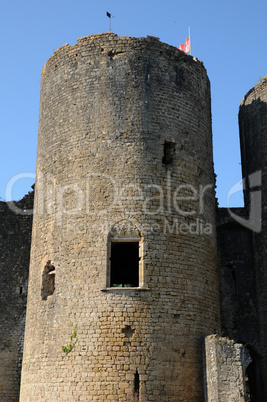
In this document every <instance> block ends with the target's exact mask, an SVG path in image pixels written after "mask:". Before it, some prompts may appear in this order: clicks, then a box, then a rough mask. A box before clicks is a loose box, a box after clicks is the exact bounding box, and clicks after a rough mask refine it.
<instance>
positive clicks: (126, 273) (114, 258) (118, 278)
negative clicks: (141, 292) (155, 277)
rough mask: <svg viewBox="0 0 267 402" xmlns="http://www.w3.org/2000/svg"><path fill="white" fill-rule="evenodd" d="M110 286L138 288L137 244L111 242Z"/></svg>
mask: <svg viewBox="0 0 267 402" xmlns="http://www.w3.org/2000/svg"><path fill="white" fill-rule="evenodd" d="M110 286H111V287H138V286H139V242H132V241H131V242H125V241H124V242H111V256H110Z"/></svg>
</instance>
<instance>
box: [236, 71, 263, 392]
mask: <svg viewBox="0 0 267 402" xmlns="http://www.w3.org/2000/svg"><path fill="white" fill-rule="evenodd" d="M239 129H240V143H241V158H242V172H243V177H244V178H245V180H246V189H245V206H246V208H247V210H248V211H249V210H250V217H251V218H252V223H254V227H255V224H256V229H257V230H255V229H254V232H253V247H254V266H255V268H256V270H255V277H256V284H257V297H258V315H259V322H260V331H259V352H260V354H261V355H262V356H263V359H262V367H263V380H264V395H263V399H264V400H267V254H266V243H267V209H266V203H267V144H266V138H267V78H266V77H265V78H264V79H263V80H262V82H261V83H260V84H258V85H256V86H255V87H254V88H252V89H251V90H250V91H249V92H248V93H247V94H246V95H245V97H244V98H243V100H242V102H241V105H240V109H239ZM257 222H258V225H257Z"/></svg>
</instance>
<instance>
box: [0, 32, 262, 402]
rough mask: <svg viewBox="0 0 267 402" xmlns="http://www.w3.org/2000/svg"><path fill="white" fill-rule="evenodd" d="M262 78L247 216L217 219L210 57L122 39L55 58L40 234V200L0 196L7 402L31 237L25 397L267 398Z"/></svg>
mask: <svg viewBox="0 0 267 402" xmlns="http://www.w3.org/2000/svg"><path fill="white" fill-rule="evenodd" d="M266 85H267V79H264V80H263V81H262V82H261V83H260V84H259V85H257V86H256V87H255V88H253V89H252V90H251V91H250V92H249V93H248V94H247V95H246V96H245V98H244V99H243V101H242V103H241V107H240V114H239V123H240V139H241V154H242V165H243V175H244V178H245V201H246V202H245V208H238V209H233V210H232V211H230V215H229V211H228V210H226V209H224V208H217V214H216V207H215V196H214V172H213V156H212V134H211V112H210V87H209V80H208V77H207V74H206V71H205V68H204V66H203V64H202V62H200V61H198V60H197V59H193V58H192V57H191V56H188V55H185V54H184V53H183V52H180V51H179V50H178V49H176V48H173V47H171V46H168V45H166V44H164V43H161V42H160V41H159V40H158V39H157V38H153V37H149V36H148V37H146V38H129V37H121V38H119V37H117V36H116V35H115V34H113V33H106V34H99V35H92V36H89V37H84V38H82V39H79V40H78V42H77V44H76V45H74V46H72V47H71V46H69V45H65V46H63V47H61V48H60V49H58V50H57V51H56V52H54V54H53V56H52V57H51V58H50V59H49V60H48V62H47V63H46V65H45V66H44V68H43V72H42V79H41V103H40V121H39V141H38V157H37V178H36V192H35V212H34V223H33V231H32V242H31V240H30V237H31V213H30V210H31V209H32V204H33V194H32V193H30V194H29V195H28V196H26V197H25V198H24V199H23V200H21V201H20V202H18V203H9V204H8V203H3V202H2V203H0V216H1V223H0V225H1V226H0V239H1V244H0V251H1V260H0V272H1V277H2V282H1V284H0V288H1V314H0V324H1V325H0V331H1V339H2V347H1V350H0V359H1V362H2V366H1V368H0V399H1V400H3V401H5V402H7V401H8V402H10V401H18V398H19V375H20V369H21V351H22V344H23V334H24V322H25V308H26V292H27V283H28V266H29V250H30V244H31V263H30V273H29V290H28V299H27V320H26V331H25V341H24V355H23V367H22V380H21V392H20V400H21V401H22V402H26V401H36V400H38V401H47V400H54V401H69V400H73V401H83V400H84V401H97V402H98V401H103V400H106V399H107V400H111V401H115V400H116V401H124V400H125V398H126V400H127V399H128V400H129V401H131V400H132V395H133V394H134V393H136V394H138V395H139V396H140V398H141V400H142V401H143V402H145V401H161V402H162V401H175V402H177V401H187V402H189V401H202V400H207V401H225V400H231V401H254V402H255V401H264V400H266V399H267V394H266V390H267V363H266V339H265V338H266V333H267V328H265V327H266V325H267V319H266V308H267V303H266V285H267V283H266V280H267V277H266V256H265V244H266V240H267V239H266V236H267V235H266V233H267V230H266V229H267V228H266V227H265V226H266V225H267V217H266V216H265V214H266V211H265V209H264V202H265V198H266V194H265V193H266V191H267V190H266V189H267V186H266V183H265V180H266V173H267V172H265V170H266V160H267V155H265V153H266V146H265V136H266V130H267V121H266V119H267V110H266V102H267V99H266V98H267V88H266ZM261 202H262V205H263V207H262V206H261ZM261 212H262V214H261ZM215 215H216V216H215ZM215 217H216V220H217V222H216V223H217V230H216V228H215ZM221 336H223V337H221ZM229 338H230V339H229ZM204 339H205V346H204ZM203 356H204V357H203ZM264 389H265V393H264Z"/></svg>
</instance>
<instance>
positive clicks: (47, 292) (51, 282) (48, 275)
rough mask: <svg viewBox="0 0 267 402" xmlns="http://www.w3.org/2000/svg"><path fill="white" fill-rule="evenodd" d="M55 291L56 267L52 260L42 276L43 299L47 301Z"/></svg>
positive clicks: (47, 264)
mask: <svg viewBox="0 0 267 402" xmlns="http://www.w3.org/2000/svg"><path fill="white" fill-rule="evenodd" d="M54 291H55V267H54V265H52V263H51V260H49V261H47V263H46V265H45V267H44V270H43V274H42V287H41V297H42V300H47V298H48V296H51V295H52V294H53V293H54Z"/></svg>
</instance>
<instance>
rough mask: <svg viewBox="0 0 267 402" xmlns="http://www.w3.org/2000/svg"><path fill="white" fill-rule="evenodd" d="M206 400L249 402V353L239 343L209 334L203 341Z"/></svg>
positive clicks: (213, 401)
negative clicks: (247, 374)
mask: <svg viewBox="0 0 267 402" xmlns="http://www.w3.org/2000/svg"><path fill="white" fill-rule="evenodd" d="M205 357H206V401H207V402H219V401H231V402H242V401H244V402H245V401H248V400H250V399H248V398H249V395H248V393H249V390H248V389H247V388H246V369H247V367H248V365H249V364H250V363H251V361H252V360H251V357H250V354H249V351H248V350H247V349H246V348H245V347H244V345H242V344H240V343H235V342H234V341H233V340H228V339H227V338H221V337H219V336H218V335H210V336H208V337H206V339H205Z"/></svg>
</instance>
